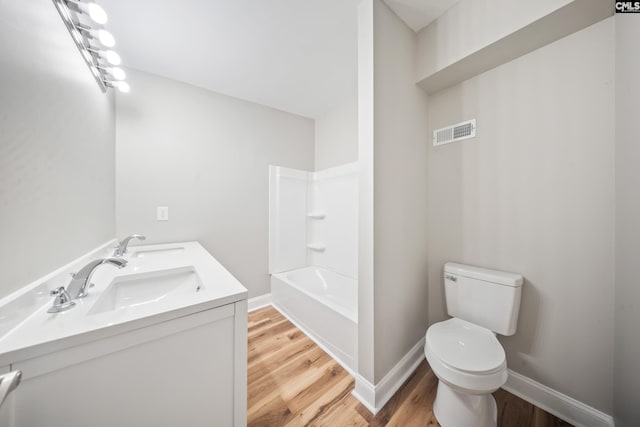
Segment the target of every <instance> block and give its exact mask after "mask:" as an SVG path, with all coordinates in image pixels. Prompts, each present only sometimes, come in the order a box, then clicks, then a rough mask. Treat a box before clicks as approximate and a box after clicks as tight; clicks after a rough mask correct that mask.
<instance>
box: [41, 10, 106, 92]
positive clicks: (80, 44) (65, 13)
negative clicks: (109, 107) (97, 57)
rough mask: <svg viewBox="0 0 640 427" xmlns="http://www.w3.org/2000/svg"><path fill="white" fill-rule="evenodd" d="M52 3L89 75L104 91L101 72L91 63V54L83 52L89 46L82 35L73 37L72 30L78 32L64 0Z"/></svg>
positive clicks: (87, 50) (86, 50) (87, 49)
mask: <svg viewBox="0 0 640 427" xmlns="http://www.w3.org/2000/svg"><path fill="white" fill-rule="evenodd" d="M53 4H55V6H56V9H57V10H58V13H59V14H60V17H61V18H62V21H63V22H64V25H65V26H66V27H67V30H69V33H70V34H71V38H72V39H73V41H74V42H75V44H76V47H77V48H78V50H79V51H80V54H81V56H82V58H83V59H84V62H85V63H86V64H87V67H89V71H91V75H92V76H93V77H94V78H95V80H96V82H97V83H98V86H100V90H101V91H102V92H106V91H107V86H106V85H105V84H104V82H103V81H102V73H101V72H100V70H98V68H97V67H96V64H94V63H93V60H90V59H89V58H92V55H90V54H89V55H85V53H84V52H87V53H88V52H89V46H87V45H86V44H85V42H84V40H83V39H82V37H73V32H74V31H76V32H79V30H78V29H77V28H76V25H75V23H74V22H73V19H72V18H71V14H70V12H69V9H68V8H67V5H66V2H65V0H53Z"/></svg>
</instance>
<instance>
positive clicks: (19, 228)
mask: <svg viewBox="0 0 640 427" xmlns="http://www.w3.org/2000/svg"><path fill="white" fill-rule="evenodd" d="M0 70H2V71H1V78H0V236H2V237H1V239H0V270H2V280H0V297H1V296H4V295H7V294H8V293H10V292H12V291H14V290H16V289H18V288H20V287H22V286H25V285H26V284H28V283H29V282H31V281H33V280H35V279H37V278H39V277H41V276H43V275H45V274H47V273H49V272H51V271H53V270H55V269H57V268H59V267H60V266H62V265H63V264H66V263H67V262H69V261H71V260H73V259H75V258H77V257H79V256H80V255H82V254H84V253H86V252H87V251H89V250H90V249H93V248H95V247H97V246H98V245H100V244H102V243H105V242H106V241H107V240H109V239H111V238H113V237H114V231H115V228H114V227H115V220H114V210H115V207H114V197H115V196H114V186H115V177H114V171H115V165H114V156H115V153H114V145H115V136H114V127H115V121H114V117H115V114H114V102H113V95H111V94H108V95H107V94H103V93H102V92H101V91H100V89H99V87H98V85H97V83H96V82H95V80H94V79H93V77H92V75H91V73H90V71H89V69H88V68H87V66H86V65H85V63H84V61H83V60H82V57H81V56H80V52H78V50H77V49H76V47H75V45H74V43H73V41H72V39H71V36H70V35H69V33H68V31H67V29H66V28H65V26H64V24H63V22H62V19H60V16H59V15H58V12H57V11H56V9H55V7H54V5H53V3H52V2H51V0H32V1H28V2H15V1H9V0H1V1H0Z"/></svg>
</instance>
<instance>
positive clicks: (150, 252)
mask: <svg viewBox="0 0 640 427" xmlns="http://www.w3.org/2000/svg"><path fill="white" fill-rule="evenodd" d="M182 252H184V248H183V247H176V248H163V249H135V251H133V252H132V253H131V258H150V257H156V256H172V255H177V254H180V253H182Z"/></svg>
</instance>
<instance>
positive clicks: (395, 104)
mask: <svg viewBox="0 0 640 427" xmlns="http://www.w3.org/2000/svg"><path fill="white" fill-rule="evenodd" d="M373 12H374V14H373V22H374V26H373V28H374V33H373V37H374V39H373V46H374V59H373V66H374V68H373V76H374V82H373V90H374V92H373V93H374V98H373V104H374V127H373V135H374V137H373V141H374V142H373V164H374V169H373V200H374V202H373V218H374V227H373V233H374V234H373V236H374V238H373V251H374V254H373V258H374V259H373V292H374V297H373V300H374V301H373V302H374V310H373V316H374V325H373V327H374V348H375V351H374V354H375V361H374V363H375V376H374V383H377V382H379V381H380V380H381V379H382V378H383V377H384V375H385V374H387V373H388V372H389V371H390V370H391V368H393V366H394V365H395V364H396V363H398V362H399V361H400V359H401V358H402V357H403V356H404V355H405V354H406V353H407V352H408V351H409V350H410V349H411V348H412V347H413V346H414V345H415V344H416V343H417V342H418V341H419V340H420V339H421V338H422V337H423V336H424V333H425V332H426V329H427V326H428V324H427V292H428V286H427V278H428V277H427V263H426V260H427V241H428V239H427V232H426V228H427V224H426V221H425V218H426V214H427V198H426V196H427V146H428V144H427V143H428V138H427V134H428V129H427V120H426V117H427V96H426V93H424V92H423V91H422V89H420V88H419V87H418V86H416V85H415V83H414V70H415V48H416V46H415V45H416V35H415V33H414V32H413V31H412V30H410V29H409V28H408V27H407V26H406V25H405V24H404V22H402V20H400V18H398V16H397V15H396V14H395V13H393V12H392V11H391V9H389V7H388V6H387V5H386V4H385V3H383V2H382V1H381V0H374V9H373Z"/></svg>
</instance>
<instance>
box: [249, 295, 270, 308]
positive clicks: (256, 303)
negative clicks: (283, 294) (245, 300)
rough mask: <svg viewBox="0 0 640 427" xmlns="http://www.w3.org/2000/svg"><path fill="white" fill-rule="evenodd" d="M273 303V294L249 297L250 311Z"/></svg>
mask: <svg viewBox="0 0 640 427" xmlns="http://www.w3.org/2000/svg"><path fill="white" fill-rule="evenodd" d="M268 305H271V294H264V295H260V296H257V297H255V298H249V311H250V312H251V311H254V310H258V309H259V308H263V307H266V306H268Z"/></svg>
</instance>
